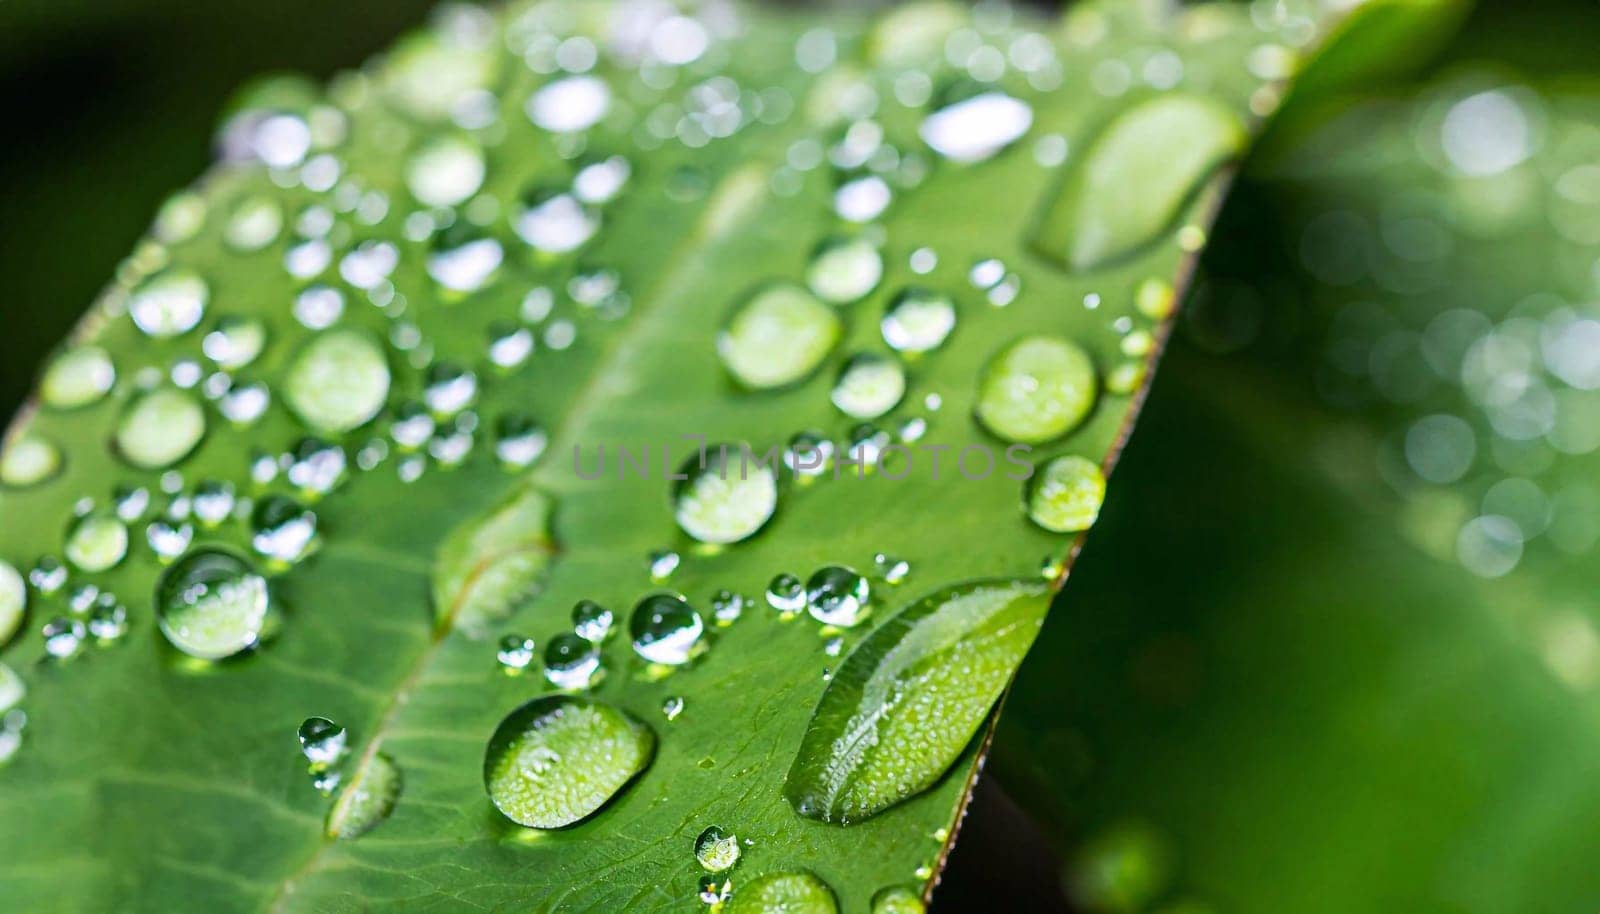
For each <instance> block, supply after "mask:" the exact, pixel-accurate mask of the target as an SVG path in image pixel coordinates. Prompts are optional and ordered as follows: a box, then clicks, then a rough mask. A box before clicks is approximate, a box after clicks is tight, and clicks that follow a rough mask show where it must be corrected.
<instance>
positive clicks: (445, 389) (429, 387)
mask: <svg viewBox="0 0 1600 914" xmlns="http://www.w3.org/2000/svg"><path fill="white" fill-rule="evenodd" d="M477 397H478V376H477V375H475V374H473V373H472V372H471V371H469V370H468V369H466V368H464V367H462V366H460V365H457V364H456V363H454V362H435V363H434V364H433V365H432V366H430V367H429V368H428V376H427V380H426V382H425V386H424V387H423V389H422V401H423V402H424V403H426V404H427V406H428V409H429V410H430V411H432V413H433V415H434V417H435V418H438V419H445V418H449V417H450V416H454V415H456V414H457V413H459V412H461V411H462V410H464V409H466V408H467V407H468V406H471V405H472V402H473V401H474V400H476V399H477Z"/></svg>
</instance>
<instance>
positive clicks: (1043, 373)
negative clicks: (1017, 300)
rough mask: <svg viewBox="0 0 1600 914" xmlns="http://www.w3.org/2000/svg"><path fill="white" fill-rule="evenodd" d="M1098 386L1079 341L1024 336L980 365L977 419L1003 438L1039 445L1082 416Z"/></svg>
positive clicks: (1092, 366)
mask: <svg viewBox="0 0 1600 914" xmlns="http://www.w3.org/2000/svg"><path fill="white" fill-rule="evenodd" d="M1096 389H1097V381H1096V378H1095V371H1094V363H1093V362H1091V361H1090V360H1089V354H1088V353H1086V352H1084V350H1083V348H1082V347H1081V346H1079V345H1077V344H1076V343H1073V342H1071V341H1069V340H1065V339H1061V338H1060V337H1053V336H1028V337H1023V338H1022V339H1020V340H1017V341H1016V342H1014V343H1012V344H1011V345H1009V346H1007V347H1005V348H1004V349H1002V350H1000V352H999V353H997V354H996V355H995V356H994V358H992V359H990V360H989V363H988V364H987V365H985V366H984V369H983V375H982V377H981V378H980V379H979V382H978V405H977V415H978V420H979V421H980V422H982V423H983V424H984V426H985V427H986V428H988V429H989V431H991V432H993V433H994V434H996V435H998V436H1000V437H1001V438H1004V439H1006V440H1007V441H1019V442H1024V443H1027V444H1042V443H1044V442H1046V441H1050V440H1051V439H1054V438H1059V437H1061V436H1062V435H1065V434H1066V433H1067V432H1069V431H1071V430H1072V429H1074V428H1076V427H1077V425H1078V423H1080V422H1082V421H1083V419H1084V417H1085V416H1087V415H1088V414H1089V409H1090V407H1092V406H1093V405H1094V400H1095V394H1096Z"/></svg>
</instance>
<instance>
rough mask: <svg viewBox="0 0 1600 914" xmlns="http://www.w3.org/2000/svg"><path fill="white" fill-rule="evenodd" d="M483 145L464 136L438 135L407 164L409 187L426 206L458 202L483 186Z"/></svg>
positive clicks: (485, 170) (412, 193)
mask: <svg viewBox="0 0 1600 914" xmlns="http://www.w3.org/2000/svg"><path fill="white" fill-rule="evenodd" d="M487 171H488V169H487V166H486V165H485V164H484V160H483V149H482V148H481V147H480V146H479V145H478V144H477V143H476V142H474V141H473V140H471V139H470V138H468V137H464V136H443V137H436V138H434V139H432V140H429V141H428V142H426V143H424V144H423V145H422V147H421V148H420V149H418V150H417V152H416V154H415V155H413V156H412V157H411V161H410V162H408V163H407V164H406V187H407V188H408V189H409V190H410V191H411V196H413V197H415V198H416V200H417V202H418V203H421V204H422V205H423V206H458V205H460V204H462V203H465V202H466V201H467V200H468V199H469V198H470V197H471V196H472V195H473V194H475V193H477V192H478V188H480V187H482V186H483V178H484V175H485V174H486V173H487Z"/></svg>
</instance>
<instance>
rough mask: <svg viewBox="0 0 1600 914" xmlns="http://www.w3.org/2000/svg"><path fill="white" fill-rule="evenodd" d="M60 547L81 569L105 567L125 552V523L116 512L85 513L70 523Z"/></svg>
mask: <svg viewBox="0 0 1600 914" xmlns="http://www.w3.org/2000/svg"><path fill="white" fill-rule="evenodd" d="M61 551H62V554H63V555H65V556H66V557H67V561H69V562H71V563H72V564H73V565H74V566H75V567H77V568H78V569H79V570H81V571H87V572H90V573H95V572H101V571H108V570H110V569H112V568H115V567H116V566H117V565H118V564H119V563H120V562H121V561H122V560H123V558H125V557H126V556H127V554H128V526H127V524H124V523H123V522H122V518H120V517H117V516H116V515H115V514H110V513H98V512H96V513H92V514H86V515H84V516H83V517H81V518H79V519H78V520H77V522H75V523H74V524H73V525H72V529H71V530H70V531H69V532H68V533H67V541H66V544H65V545H64V546H62V550H61Z"/></svg>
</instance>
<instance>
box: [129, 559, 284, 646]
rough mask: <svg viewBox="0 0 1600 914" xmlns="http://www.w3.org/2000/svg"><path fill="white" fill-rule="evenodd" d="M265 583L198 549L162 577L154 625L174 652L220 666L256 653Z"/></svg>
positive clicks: (245, 567) (237, 564) (238, 562)
mask: <svg viewBox="0 0 1600 914" xmlns="http://www.w3.org/2000/svg"><path fill="white" fill-rule="evenodd" d="M269 605H270V600H269V596H268V592H267V581H266V578H263V577H262V576H261V575H259V574H257V573H256V571H255V569H253V568H251V567H250V565H249V564H247V563H246V562H245V561H244V560H243V559H241V558H239V557H238V556H235V555H233V554H232V553H229V552H224V551H222V550H221V549H212V548H204V549H196V550H195V551H193V552H190V553H188V554H187V555H185V556H184V557H183V558H181V559H179V560H178V561H177V562H174V563H173V564H172V565H171V567H169V568H167V569H166V571H164V572H162V575H161V579H160V581H159V582H158V583H157V584H156V620H157V622H158V623H159V624H160V626H161V633H162V634H164V635H166V636H167V640H168V641H170V642H172V645H173V647H176V648H177V649H178V650H180V651H183V652H184V653H185V654H188V655H189V656H191V657H199V658H201V659H203V660H220V659H221V658H223V657H230V656H232V655H234V654H237V653H239V652H240V651H244V650H248V649H249V648H251V647H254V646H255V645H256V643H257V642H258V641H259V640H260V638H261V630H262V629H263V628H264V627H265V626H266V621H267V610H268V607H269Z"/></svg>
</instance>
